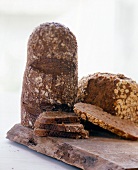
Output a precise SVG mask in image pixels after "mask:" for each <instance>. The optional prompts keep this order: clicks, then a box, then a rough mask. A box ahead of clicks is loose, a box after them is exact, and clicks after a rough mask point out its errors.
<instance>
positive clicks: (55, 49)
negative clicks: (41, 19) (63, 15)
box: [27, 22, 77, 64]
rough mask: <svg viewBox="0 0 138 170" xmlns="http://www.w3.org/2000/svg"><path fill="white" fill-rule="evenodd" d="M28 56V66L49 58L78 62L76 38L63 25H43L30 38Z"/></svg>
mask: <svg viewBox="0 0 138 170" xmlns="http://www.w3.org/2000/svg"><path fill="white" fill-rule="evenodd" d="M27 55H28V64H31V63H33V62H38V61H40V62H41V61H43V62H44V60H45V59H47V58H49V59H50V58H51V59H53V58H54V59H61V60H68V61H71V62H72V61H73V62H77V41H76V37H75V36H74V34H73V33H72V32H71V31H70V30H69V28H67V27H65V26H64V25H62V24H59V23H54V22H51V23H49V22H47V23H44V24H41V25H40V26H38V27H37V28H36V29H35V30H34V31H33V32H32V34H31V35H30V37H29V41H28V51H27Z"/></svg>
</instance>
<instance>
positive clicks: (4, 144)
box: [0, 0, 138, 170]
mask: <svg viewBox="0 0 138 170" xmlns="http://www.w3.org/2000/svg"><path fill="white" fill-rule="evenodd" d="M53 21H54V22H60V23H62V24H64V25H66V26H67V27H69V28H70V30H71V31H72V32H73V33H74V34H75V35H76V38H77V41H78V64H79V79H80V78H81V77H82V76H86V75H88V74H92V73H94V72H99V71H100V72H111V73H123V74H125V75H126V76H128V77H131V78H132V79H134V80H136V81H138V66H137V65H138V1H137V0H0V129H1V130H0V153H1V154H0V170H10V169H12V168H14V169H17V170H22V169H25V170H29V168H30V166H31V165H34V169H35V168H36V169H39V168H40V169H41V170H43V169H49V168H46V167H48V166H49V167H53V169H54V168H55V169H67V168H69V169H70V167H64V164H58V163H57V162H54V161H52V163H51V159H49V158H45V157H42V156H40V154H36V153H35V152H32V151H30V150H29V151H28V150H27V149H25V148H24V147H23V148H22V147H21V146H18V145H16V144H12V143H10V142H9V141H8V140H6V139H5V136H6V132H7V131H8V130H9V129H10V128H11V127H12V126H13V125H14V124H15V123H18V122H20V94H21V87H22V77H23V72H24V68H25V63H26V57H27V55H26V54H27V41H28V38H29V35H30V34H31V32H32V31H33V29H34V28H35V27H36V26H38V25H40V24H41V23H44V22H53ZM17 150H19V151H17ZM28 154H29V155H30V156H27V155H28ZM30 157H31V158H30ZM30 159H32V160H33V159H34V161H33V162H34V163H33V162H32V161H31V160H30ZM38 160H39V161H38ZM15 162H16V164H15ZM48 162H49V163H48ZM13 165H15V166H14V167H13ZM24 165H25V166H26V167H25V168H24ZM6 168H7V169H6ZM27 168H28V169H27ZM31 169H32V168H31ZM51 170H52V169H51Z"/></svg>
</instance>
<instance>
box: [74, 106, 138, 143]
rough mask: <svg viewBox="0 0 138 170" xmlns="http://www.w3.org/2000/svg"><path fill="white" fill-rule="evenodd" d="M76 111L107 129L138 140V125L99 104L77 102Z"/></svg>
mask: <svg viewBox="0 0 138 170" xmlns="http://www.w3.org/2000/svg"><path fill="white" fill-rule="evenodd" d="M74 112H75V113H76V114H77V115H78V116H79V117H81V118H82V119H83V120H87V121H89V122H91V123H93V124H95V125H98V126H100V127H102V128H103V129H107V130H109V131H111V132H113V133H115V134H117V135H118V136H121V137H123V138H127V139H131V140H138V127H137V126H136V125H135V123H133V122H131V121H130V120H123V119H120V118H119V117H118V116H114V115H111V114H108V113H107V112H105V111H103V109H101V108H100V107H98V106H95V105H91V104H87V103H76V104H75V105H74Z"/></svg>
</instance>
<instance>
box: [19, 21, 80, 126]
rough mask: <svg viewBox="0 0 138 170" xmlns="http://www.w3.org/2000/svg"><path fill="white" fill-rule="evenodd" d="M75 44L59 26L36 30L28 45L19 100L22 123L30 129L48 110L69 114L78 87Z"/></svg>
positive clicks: (67, 30) (71, 34) (71, 37)
mask: <svg viewBox="0 0 138 170" xmlns="http://www.w3.org/2000/svg"><path fill="white" fill-rule="evenodd" d="M77 60H78V59H77V42H76V38H75V36H74V35H73V33H72V32H71V31H70V30H69V29H68V28H67V27H65V26H63V25H61V24H59V23H44V24H41V25H40V26H38V27H37V28H36V29H35V30H34V31H33V33H32V34H31V36H30V38H29V41H28V49H27V63H26V68H25V72H24V78H23V86H22V97H21V123H22V125H24V126H29V127H32V126H33V124H34V120H35V119H36V118H37V117H38V115H39V114H40V113H42V112H43V111H47V110H59V109H61V110H64V111H71V110H72V107H73V104H74V103H75V102H76V97H77V87H78V61H77Z"/></svg>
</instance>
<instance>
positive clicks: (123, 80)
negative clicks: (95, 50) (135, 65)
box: [78, 73, 138, 125]
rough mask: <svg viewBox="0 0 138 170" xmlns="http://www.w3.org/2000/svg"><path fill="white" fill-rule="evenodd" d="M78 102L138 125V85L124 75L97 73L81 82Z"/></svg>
mask: <svg viewBox="0 0 138 170" xmlns="http://www.w3.org/2000/svg"><path fill="white" fill-rule="evenodd" d="M78 101H80V102H84V103H90V104H93V105H97V106H99V107H101V108H102V109H103V110H104V111H106V112H108V113H111V114H113V115H117V116H119V117H120V118H122V119H129V120H131V121H132V122H134V123H136V124H137V125H138V84H137V83H136V82H135V81H133V80H132V79H130V78H127V77H125V76H124V75H122V74H110V73H95V74H93V75H89V76H87V77H83V78H82V79H81V80H80V81H79V89H78Z"/></svg>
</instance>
